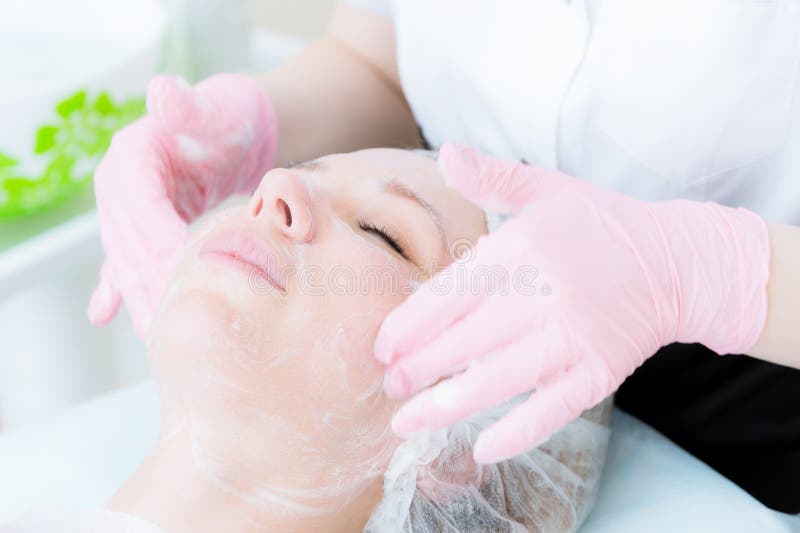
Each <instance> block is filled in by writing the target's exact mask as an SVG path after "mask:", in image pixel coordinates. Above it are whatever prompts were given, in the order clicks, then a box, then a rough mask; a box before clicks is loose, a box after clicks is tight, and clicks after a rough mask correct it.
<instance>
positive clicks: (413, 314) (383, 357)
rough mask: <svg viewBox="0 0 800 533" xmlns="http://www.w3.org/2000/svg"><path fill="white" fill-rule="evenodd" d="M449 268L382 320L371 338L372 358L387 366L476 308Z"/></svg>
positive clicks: (478, 296)
mask: <svg viewBox="0 0 800 533" xmlns="http://www.w3.org/2000/svg"><path fill="white" fill-rule="evenodd" d="M454 278H455V274H454V270H453V265H451V268H447V269H445V270H443V271H442V272H440V273H438V274H436V275H435V276H434V277H433V278H431V279H429V280H428V281H427V282H425V283H424V284H423V285H422V286H421V287H420V288H419V289H418V290H417V292H415V293H414V294H412V295H411V296H409V297H408V299H407V300H406V301H405V302H403V303H402V304H400V305H399V306H398V307H397V308H396V309H394V310H393V311H392V312H391V313H389V315H388V316H387V317H386V318H385V319H384V321H383V323H382V324H381V327H380V330H379V331H378V335H377V337H376V338H375V358H376V359H377V360H378V361H380V362H382V363H384V364H390V363H392V362H394V361H396V360H397V359H398V358H400V357H403V356H404V354H407V353H409V352H410V351H411V350H414V349H415V348H417V347H419V346H422V345H424V344H425V343H427V342H429V341H430V340H431V339H433V338H434V337H436V336H437V335H439V333H441V332H442V330H444V329H445V328H447V327H448V326H449V325H450V324H452V323H453V322H455V321H456V320H458V319H459V318H461V317H463V316H465V315H466V314H467V313H469V312H470V311H471V310H472V309H474V308H475V307H477V305H478V304H479V302H480V300H481V299H482V298H483V296H482V295H481V294H479V293H478V292H477V291H472V290H459V288H458V287H456V286H455V285H454V284H455V280H454Z"/></svg>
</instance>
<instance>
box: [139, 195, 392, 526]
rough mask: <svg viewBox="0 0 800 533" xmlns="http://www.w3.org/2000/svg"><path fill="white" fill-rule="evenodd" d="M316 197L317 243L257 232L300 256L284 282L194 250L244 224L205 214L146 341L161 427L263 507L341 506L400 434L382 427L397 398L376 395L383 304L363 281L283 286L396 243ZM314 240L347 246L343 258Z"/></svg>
mask: <svg viewBox="0 0 800 533" xmlns="http://www.w3.org/2000/svg"><path fill="white" fill-rule="evenodd" d="M316 204H317V205H320V207H319V209H316V210H315V213H314V216H315V220H314V223H315V225H314V228H315V241H314V243H313V244H311V243H293V242H290V241H286V240H281V239H280V238H279V237H276V236H275V235H274V234H272V233H269V232H266V234H265V235H261V236H260V237H259V238H261V239H263V241H264V242H265V243H266V245H267V246H269V247H270V249H271V250H273V253H276V254H279V255H281V256H282V259H281V261H282V262H288V263H291V265H292V266H294V267H295V268H294V273H293V274H292V275H291V276H288V277H287V279H286V282H287V287H288V288H287V294H280V293H278V292H277V291H270V292H268V293H264V294H255V293H254V292H253V288H252V286H251V285H252V284H250V283H248V281H249V280H248V277H247V276H244V275H242V274H241V273H240V272H234V271H230V272H229V271H225V270H223V269H219V268H217V267H216V265H207V264H204V263H203V262H202V261H197V260H196V259H195V257H196V255H195V256H193V253H195V254H196V252H195V251H196V250H197V249H198V248H201V247H202V241H203V240H204V239H207V238H210V237H212V236H213V235H214V234H216V233H219V232H224V231H229V230H231V229H236V230H242V229H247V228H248V224H250V222H249V221H248V220H247V219H246V218H245V219H244V221H242V220H241V218H238V219H237V215H235V213H234V214H231V213H226V214H225V215H224V216H222V217H220V218H219V219H217V220H218V221H217V220H214V223H213V224H209V225H210V226H212V227H204V228H203V229H202V230H201V231H202V233H201V236H200V237H199V238H196V239H193V241H192V242H193V245H192V247H190V250H189V252H188V254H187V262H186V265H185V267H184V269H183V275H182V277H179V279H178V280H177V281H176V283H175V284H174V285H173V286H172V287H171V289H170V291H169V292H168V296H167V297H166V298H165V302H164V305H163V306H162V307H163V313H162V314H161V315H160V319H159V325H158V333H157V334H156V335H155V336H154V342H153V344H152V345H151V352H152V356H151V360H152V366H153V371H154V374H155V375H156V377H157V380H158V381H159V383H160V384H162V383H164V385H163V386H161V387H160V388H161V390H164V391H165V395H164V396H163V400H164V403H165V404H166V405H165V409H167V410H169V411H170V412H172V413H173V415H172V416H170V417H169V420H170V425H171V426H172V428H165V430H164V433H165V434H170V435H174V433H175V432H176V431H177V432H181V431H184V432H186V434H187V435H188V438H189V439H190V441H191V450H192V459H193V461H194V462H195V464H196V467H197V469H198V471H200V472H202V473H203V475H205V476H207V478H208V479H209V480H211V481H212V482H213V483H215V484H217V485H218V486H219V487H220V488H222V489H223V490H224V491H226V492H227V493H229V494H231V495H235V496H236V497H238V498H241V500H242V501H243V502H246V503H247V504H248V505H251V506H255V507H261V508H263V509H264V511H265V513H266V512H281V513H296V514H298V515H305V516H308V515H317V516H319V515H325V514H329V513H335V512H337V511H339V510H341V509H342V508H343V507H344V506H345V505H347V504H348V503H349V502H350V501H352V499H353V498H355V497H357V496H358V495H360V494H361V493H362V492H363V491H364V490H365V489H366V488H367V487H368V486H369V485H371V484H374V483H376V482H377V483H378V484H380V476H381V475H382V472H383V469H384V468H385V466H386V464H388V462H389V460H390V458H391V456H392V453H393V452H394V448H395V447H396V445H397V443H398V440H397V438H396V437H394V436H393V435H392V433H391V431H390V427H389V420H390V418H391V415H392V413H393V412H394V409H395V405H394V404H393V402H390V401H389V400H388V399H386V398H385V396H383V394H382V379H383V371H382V368H380V366H379V365H378V364H377V363H376V362H375V361H374V359H373V358H372V355H371V351H372V342H373V339H374V334H375V331H376V330H377V327H378V325H379V323H380V321H381V319H382V318H383V316H384V315H385V312H386V310H388V305H387V304H385V303H383V304H381V305H382V306H383V308H384V309H373V307H374V304H373V300H375V298H374V297H372V296H371V295H369V294H366V295H365V294H359V293H356V294H346V293H344V294H335V293H333V291H332V290H330V287H325V286H324V285H323V286H322V287H320V288H321V289H323V290H321V291H318V293H315V292H314V291H311V290H305V291H298V292H296V293H293V292H292V291H293V287H294V288H296V287H297V286H298V285H297V284H296V283H297V277H298V276H300V275H302V274H303V272H304V269H305V268H308V267H309V266H316V267H317V268H318V269H319V270H320V271H322V272H329V271H330V270H331V268H332V267H335V266H341V265H346V266H348V267H353V268H355V267H359V266H361V265H353V264H352V258H353V257H363V258H364V259H363V262H364V266H366V265H369V264H371V263H373V262H374V261H375V260H376V259H377V260H380V261H382V262H386V261H387V260H388V259H389V258H390V257H391V254H389V253H388V252H386V251H385V250H382V249H380V248H379V247H377V246H376V245H375V244H374V243H373V242H371V241H370V240H368V239H365V238H364V237H362V236H359V235H356V234H355V233H354V232H353V230H352V228H351V227H350V225H348V224H346V223H344V222H343V221H341V220H340V219H339V218H337V217H336V216H335V215H334V213H333V212H332V211H330V210H329V209H326V208H325V207H324V202H322V201H320V200H317V201H316ZM251 229H252V228H251ZM323 243H330V246H331V249H336V250H342V252H340V253H339V257H332V256H333V255H334V254H332V253H330V251H326V250H325V248H324V244H323ZM315 249H316V250H319V252H315ZM322 259H324V260H325V261H327V263H325V262H323V261H322ZM345 261H350V262H349V263H345ZM293 284H294V285H293ZM306 289H309V288H308V287H307V288H306ZM185 354H191V357H188V358H187V357H186V356H185ZM176 358H183V359H185V360H184V361H181V362H180V364H178V361H176ZM160 376H162V377H160ZM176 391H180V392H176ZM173 428H179V429H173ZM180 428H183V429H180ZM256 472H257V473H258V475H253V474H254V473H256Z"/></svg>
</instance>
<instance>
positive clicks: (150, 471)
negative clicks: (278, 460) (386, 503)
mask: <svg viewBox="0 0 800 533" xmlns="http://www.w3.org/2000/svg"><path fill="white" fill-rule="evenodd" d="M265 453H268V452H265ZM214 467H215V469H216V470H220V469H223V470H224V468H225V467H224V465H220V464H215V465H214ZM237 475H239V476H241V471H240V470H237ZM375 481H376V482H375V483H373V484H371V485H370V486H369V487H368V488H367V489H366V490H365V491H363V492H362V493H361V494H359V495H358V496H357V497H356V498H351V499H348V500H347V501H345V499H343V500H342V501H341V502H339V503H340V504H341V505H339V506H338V509H337V510H336V511H335V512H332V513H331V512H328V513H326V514H316V515H315V514H310V513H298V512H296V511H292V510H288V509H287V508H285V507H283V506H279V505H277V504H275V503H273V502H267V501H257V500H255V499H254V498H247V499H245V498H243V497H242V495H241V494H238V493H237V492H236V491H233V490H230V489H228V488H227V487H225V486H224V485H223V484H220V483H219V482H218V481H215V480H214V479H213V478H212V477H210V476H209V475H208V473H206V472H205V471H204V469H202V468H201V467H199V466H198V465H197V464H196V460H195V458H194V455H193V453H192V449H191V441H190V438H189V436H188V432H186V431H179V432H177V433H175V434H173V435H170V437H169V438H167V439H164V440H162V442H160V443H159V445H158V446H157V447H156V449H155V450H154V451H153V453H151V455H150V456H149V457H148V458H147V459H146V460H145V462H144V463H143V464H142V465H141V466H140V467H139V469H138V470H137V471H136V472H135V473H134V474H133V476H131V478H130V479H128V481H127V482H126V483H125V485H124V486H123V487H122V488H121V489H120V490H119V491H118V492H117V493H116V494H115V495H114V497H113V498H112V499H111V501H110V502H109V503H108V505H107V508H108V509H109V510H112V511H117V512H122V513H127V514H131V515H135V516H138V517H141V518H143V519H145V520H148V521H150V522H152V523H154V524H156V525H158V526H159V527H161V528H162V529H164V530H165V531H167V532H168V533H180V532H184V531H187V532H188V531H191V532H193V533H194V532H204V531H209V532H212V531H213V532H218V531H235V532H242V533H250V532H262V531H282V532H283V531H286V532H289V531H315V532H316V531H318V532H331V533H333V532H353V531H361V529H362V528H363V526H364V524H365V523H366V521H367V519H368V518H369V515H370V513H371V512H372V509H374V507H375V506H376V505H377V503H378V501H379V500H380V497H381V491H382V487H381V484H380V478H378V479H376V480H375ZM237 483H241V484H242V485H244V486H249V485H257V484H258V480H257V479H245V480H242V479H238V480H237Z"/></svg>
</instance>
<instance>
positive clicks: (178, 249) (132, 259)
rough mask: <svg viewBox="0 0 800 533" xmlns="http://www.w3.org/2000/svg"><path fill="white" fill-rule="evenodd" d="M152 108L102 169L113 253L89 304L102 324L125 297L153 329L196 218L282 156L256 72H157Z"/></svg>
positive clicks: (135, 315)
mask: <svg viewBox="0 0 800 533" xmlns="http://www.w3.org/2000/svg"><path fill="white" fill-rule="evenodd" d="M147 110H148V114H147V115H146V116H145V117H143V118H141V119H140V120H138V121H136V122H135V123H133V124H131V125H130V126H128V127H126V128H125V129H123V130H121V131H120V132H118V133H117V134H116V135H115V136H114V138H113V140H112V142H111V147H110V148H109V150H108V152H107V153H106V155H105V157H104V158H103V160H102V161H101V163H100V165H99V166H98V167H97V170H96V171H95V177H94V178H95V196H96V198H97V211H98V215H99V218H100V229H101V235H102V240H103V248H104V249H105V252H106V261H105V264H104V265H103V268H102V270H101V279H100V284H99V286H98V287H97V289H96V290H95V292H94V294H93V295H92V300H91V303H90V304H89V320H91V322H92V323H93V324H104V323H106V322H108V321H110V320H111V319H112V318H113V317H114V315H115V314H116V312H117V309H118V308H119V305H120V300H121V299H124V300H125V305H126V306H127V308H128V312H129V313H130V315H131V318H132V320H133V325H134V328H135V330H136V332H137V333H138V334H139V335H140V336H142V337H144V336H145V335H146V333H147V330H148V328H149V324H150V320H151V317H152V315H153V312H154V311H155V308H156V306H157V305H158V302H159V300H160V298H161V295H162V293H163V292H164V290H165V288H166V286H167V282H168V281H169V278H170V277H171V276H172V273H173V271H174V269H175V267H176V265H177V262H178V260H179V258H180V255H181V253H182V248H183V244H184V243H185V241H186V239H187V236H188V233H187V224H188V223H189V222H191V221H192V220H194V219H195V218H196V217H197V216H199V215H200V214H202V213H203V212H204V211H205V210H206V209H208V208H210V207H213V206H214V205H216V204H217V203H219V202H220V201H221V200H223V199H225V198H226V197H228V196H230V195H231V194H233V193H235V192H251V191H252V190H253V189H255V187H256V186H257V185H258V183H259V181H260V179H261V177H262V176H263V175H264V173H265V172H266V171H267V170H269V169H270V168H272V167H273V166H274V164H275V157H276V152H277V138H276V120H275V113H274V111H273V109H272V106H271V104H270V103H269V101H268V100H267V98H266V96H265V95H264V92H263V91H262V90H261V89H260V88H259V87H258V85H257V84H256V83H255V81H254V80H252V79H251V78H249V77H247V76H242V75H238V74H219V75H216V76H213V77H211V78H208V79H207V80H205V81H203V82H201V83H199V84H198V85H197V86H195V87H192V86H190V85H189V84H188V83H186V82H185V81H183V80H181V79H179V78H175V77H171V76H159V77H156V78H154V79H153V80H152V81H151V82H150V85H149V87H148V90H147Z"/></svg>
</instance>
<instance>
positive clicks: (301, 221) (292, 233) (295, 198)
mask: <svg viewBox="0 0 800 533" xmlns="http://www.w3.org/2000/svg"><path fill="white" fill-rule="evenodd" d="M249 211H250V216H252V217H254V218H259V219H262V220H264V221H265V222H267V223H269V224H272V225H273V226H274V227H275V228H276V229H277V230H278V231H280V232H281V233H282V234H283V235H285V236H286V237H288V238H289V239H291V240H293V241H295V242H301V243H306V242H311V240H312V239H313V238H314V219H313V216H312V213H311V196H310V194H309V190H308V187H307V185H306V182H305V181H304V180H302V179H301V178H299V177H298V176H297V175H296V174H294V173H293V172H292V171H291V170H287V169H275V170H272V171H270V172H268V173H267V174H266V176H264V178H263V179H262V180H261V184H260V185H259V186H258V189H257V190H256V192H255V194H253V197H252V198H251V199H250V205H249Z"/></svg>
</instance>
